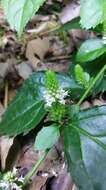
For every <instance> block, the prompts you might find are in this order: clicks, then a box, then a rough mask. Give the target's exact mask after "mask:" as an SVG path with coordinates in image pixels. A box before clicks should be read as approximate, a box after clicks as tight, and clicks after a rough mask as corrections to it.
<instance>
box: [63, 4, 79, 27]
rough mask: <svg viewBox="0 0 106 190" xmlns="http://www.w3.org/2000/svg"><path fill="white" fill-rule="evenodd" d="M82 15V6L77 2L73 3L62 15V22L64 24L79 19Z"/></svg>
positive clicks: (68, 5)
mask: <svg viewBox="0 0 106 190" xmlns="http://www.w3.org/2000/svg"><path fill="white" fill-rule="evenodd" d="M79 14H80V5H79V3H76V2H71V3H68V4H67V5H66V7H65V8H64V9H63V11H62V13H61V14H60V21H61V23H62V24H64V23H66V22H68V21H70V20H72V19H74V18H75V17H78V16H79Z"/></svg>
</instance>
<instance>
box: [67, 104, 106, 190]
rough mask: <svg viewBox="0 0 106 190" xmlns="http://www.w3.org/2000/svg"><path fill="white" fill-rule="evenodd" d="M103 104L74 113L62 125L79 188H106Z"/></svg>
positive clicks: (100, 189)
mask: <svg viewBox="0 0 106 190" xmlns="http://www.w3.org/2000/svg"><path fill="white" fill-rule="evenodd" d="M105 123H106V106H100V107H93V108H90V109H86V110H83V111H80V112H79V113H77V115H74V116H73V119H72V121H71V124H70V125H69V126H67V127H65V128H64V144H65V155H66V159H67V162H68V166H69V169H70V172H71V175H72V176H73V179H74V181H75V183H76V184H77V186H78V187H79V189H80V190H88V189H90V190H105V189H106V173H105V171H106V127H105Z"/></svg>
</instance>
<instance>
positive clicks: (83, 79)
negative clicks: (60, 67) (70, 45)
mask: <svg viewBox="0 0 106 190" xmlns="http://www.w3.org/2000/svg"><path fill="white" fill-rule="evenodd" d="M75 77H76V80H77V82H78V83H79V84H81V85H83V86H84V88H88V86H89V81H90V75H89V74H88V73H86V72H84V70H83V68H82V67H81V66H80V65H79V64H77V65H76V66H75Z"/></svg>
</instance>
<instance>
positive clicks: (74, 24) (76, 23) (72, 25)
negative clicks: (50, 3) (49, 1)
mask: <svg viewBox="0 0 106 190" xmlns="http://www.w3.org/2000/svg"><path fill="white" fill-rule="evenodd" d="M72 29H81V25H80V18H79V17H77V18H74V19H72V20H71V21H69V22H67V23H65V24H63V25H62V26H60V28H58V29H57V30H56V31H57V32H61V31H67V30H72Z"/></svg>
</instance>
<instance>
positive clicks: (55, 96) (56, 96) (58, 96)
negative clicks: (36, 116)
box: [43, 88, 68, 107]
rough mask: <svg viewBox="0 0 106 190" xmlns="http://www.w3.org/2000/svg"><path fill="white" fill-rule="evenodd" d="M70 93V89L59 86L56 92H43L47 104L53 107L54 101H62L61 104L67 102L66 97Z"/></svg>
mask: <svg viewBox="0 0 106 190" xmlns="http://www.w3.org/2000/svg"><path fill="white" fill-rule="evenodd" d="M67 95H68V91H65V90H64V89H62V88H59V89H58V90H57V91H56V92H55V93H54V92H53V93H52V92H51V91H48V90H45V91H44V93H43V97H44V99H45V102H46V104H45V106H46V107H51V106H52V104H53V103H54V102H57V101H58V102H60V103H61V104H65V98H66V96H67Z"/></svg>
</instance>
